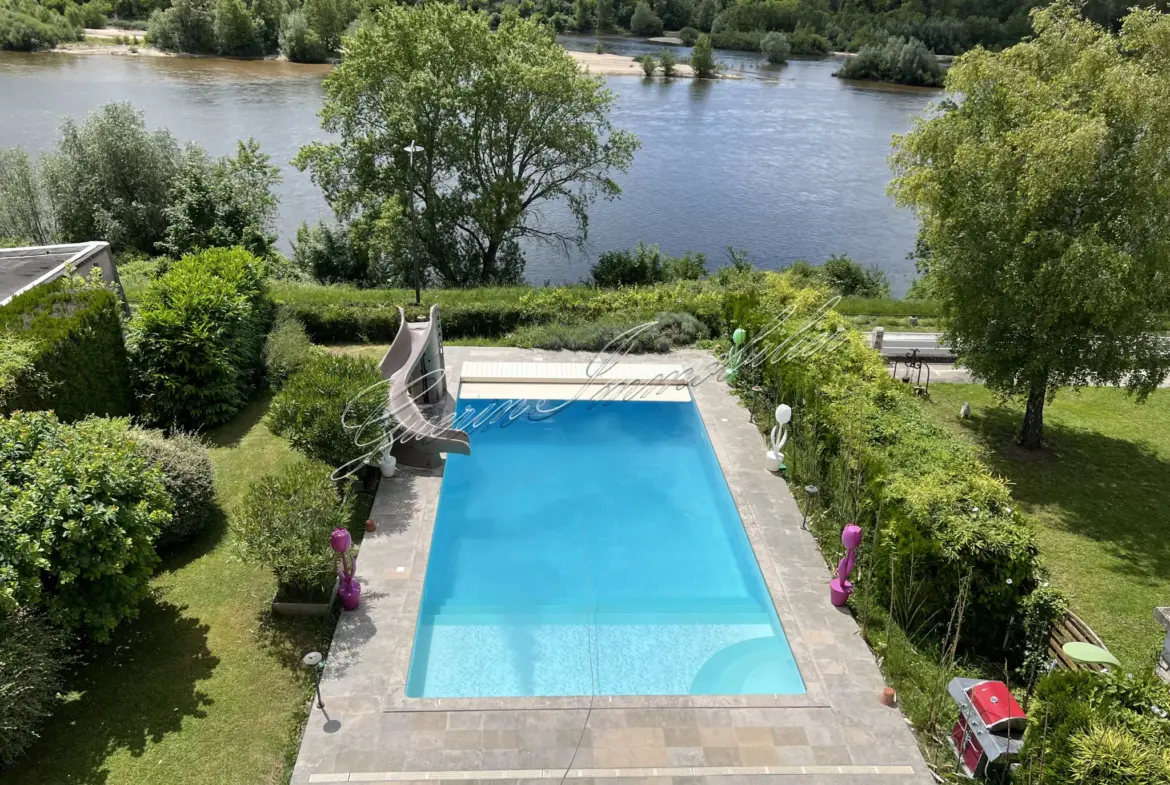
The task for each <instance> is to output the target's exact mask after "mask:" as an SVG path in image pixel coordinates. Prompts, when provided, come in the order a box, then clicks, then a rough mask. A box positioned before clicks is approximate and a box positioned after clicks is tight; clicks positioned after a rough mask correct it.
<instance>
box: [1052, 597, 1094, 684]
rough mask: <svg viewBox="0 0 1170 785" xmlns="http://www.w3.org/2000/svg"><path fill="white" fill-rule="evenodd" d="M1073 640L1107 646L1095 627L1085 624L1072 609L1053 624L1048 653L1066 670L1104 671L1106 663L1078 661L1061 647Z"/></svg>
mask: <svg viewBox="0 0 1170 785" xmlns="http://www.w3.org/2000/svg"><path fill="white" fill-rule="evenodd" d="M1072 641H1081V642H1083V643H1091V644H1093V645H1094V646H1100V647H1101V648H1102V649H1104V648H1106V646H1105V644H1104V642H1102V640H1101V638H1100V636H1098V635H1097V633H1095V632H1093V629H1092V628H1091V627H1090V626H1089V625H1087V624H1085V622H1084V620H1083V619H1082V618H1081V617H1080V616H1077V615H1076V614H1075V613H1073V612H1072V611H1069V612H1068V613H1067V614H1065V616H1064V618H1063V619H1060V620H1059V621H1057V622H1056V624H1053V625H1052V632H1051V634H1050V635H1049V637H1048V654H1049V656H1051V657H1052V659H1054V660H1056V664H1057V665H1058V666H1059V667H1061V668H1064V669H1066V670H1091V671H1103V670H1105V667H1106V666H1104V665H1098V664H1096V663H1090V662H1077V661H1076V660H1074V659H1072V658H1071V657H1069V656H1068V655H1067V654H1065V653H1064V649H1063V648H1061V647H1063V646H1064V644H1066V643H1070V642H1072Z"/></svg>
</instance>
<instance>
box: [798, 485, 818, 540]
mask: <svg viewBox="0 0 1170 785" xmlns="http://www.w3.org/2000/svg"><path fill="white" fill-rule="evenodd" d="M820 492H821V489H820V488H818V487H817V486H815V485H806V486H804V493H805V495H806V496H808V500H807V501H806V502H805V503H804V517H803V518H801V519H800V528H802V529H804V530H805V531H808V513H809V510H811V509H812V507H813V505H814V504H816V503H817V495H818V494H819V493H820Z"/></svg>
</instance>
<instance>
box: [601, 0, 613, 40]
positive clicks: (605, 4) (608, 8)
mask: <svg viewBox="0 0 1170 785" xmlns="http://www.w3.org/2000/svg"><path fill="white" fill-rule="evenodd" d="M611 30H613V0H597V32H599V33H608V32H610V31H611Z"/></svg>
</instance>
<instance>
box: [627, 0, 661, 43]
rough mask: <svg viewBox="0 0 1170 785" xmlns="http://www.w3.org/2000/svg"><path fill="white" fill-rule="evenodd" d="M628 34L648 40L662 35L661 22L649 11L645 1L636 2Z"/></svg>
mask: <svg viewBox="0 0 1170 785" xmlns="http://www.w3.org/2000/svg"><path fill="white" fill-rule="evenodd" d="M630 32H631V33H633V34H634V35H640V36H642V37H643V38H649V37H652V36H656V35H662V20H661V19H659V18H658V15H657V14H656V13H654V11H652V10H651V9H650V6H649V4H648V3H646V0H638V4H637V6H635V7H634V15H633V16H632V17H631V18H630Z"/></svg>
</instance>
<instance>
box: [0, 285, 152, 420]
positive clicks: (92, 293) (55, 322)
mask: <svg viewBox="0 0 1170 785" xmlns="http://www.w3.org/2000/svg"><path fill="white" fill-rule="evenodd" d="M0 333H3V334H5V335H6V336H11V337H13V338H16V339H17V340H18V342H17V343H16V344H8V346H9V347H10V348H9V349H8V352H9V356H8V361H9V363H15V365H9V369H8V373H7V376H8V379H7V383H6V384H5V385H3V386H4V387H5V389H6V390H7V393H6V394H5V396H4V397H5V402H4V403H3V404H2V410H3V411H5V412H10V411H13V410H15V409H26V410H33V409H53V410H54V411H55V412H56V413H57V416H58V417H60V418H61V419H62V420H64V421H66V422H72V421H73V420H78V419H81V418H82V417H85V416H87V415H90V414H98V415H113V416H120V415H125V414H129V413H130V412H131V410H132V408H133V399H132V395H131V392H130V371H129V366H128V363H127V357H126V346H125V343H124V342H123V340H122V309H121V305H120V303H119V301H118V298H117V296H116V295H115V294H114V293H113V292H111V291H109V290H108V289H103V288H95V287H93V286H91V285H89V284H79V283H78V282H76V281H75V280H74V279H58V280H57V281H54V282H52V283H50V284H45V285H42V286H38V287H36V288H34V289H31V290H29V291H27V292H25V293H24V294H22V295H20V296H18V297H15V298H13V300H12V302H10V303H9V304H8V305H6V306H4V307H3V308H0ZM30 353H31V354H30ZM21 357H24V358H26V359H28V360H31V362H24V361H21V360H20V358H21ZM0 375H3V374H2V373H0Z"/></svg>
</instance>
